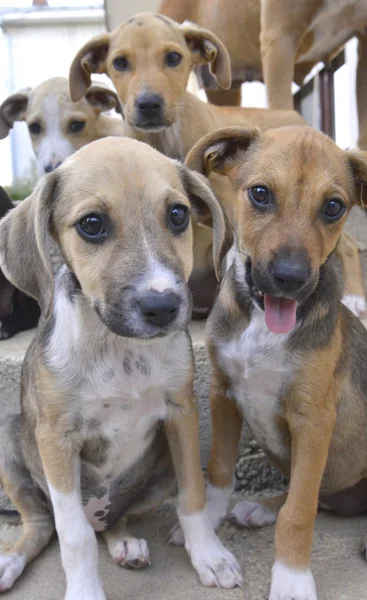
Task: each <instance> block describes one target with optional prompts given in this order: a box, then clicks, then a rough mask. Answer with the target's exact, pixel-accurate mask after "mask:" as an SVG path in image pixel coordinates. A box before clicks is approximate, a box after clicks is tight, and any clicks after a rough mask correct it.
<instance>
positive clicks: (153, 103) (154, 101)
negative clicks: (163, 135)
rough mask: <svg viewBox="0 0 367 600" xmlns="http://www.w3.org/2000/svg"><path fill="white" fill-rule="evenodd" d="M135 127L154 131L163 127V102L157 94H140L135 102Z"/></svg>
mask: <svg viewBox="0 0 367 600" xmlns="http://www.w3.org/2000/svg"><path fill="white" fill-rule="evenodd" d="M135 111H136V123H135V125H136V127H139V128H141V129H147V130H149V129H156V128H159V127H164V126H165V122H164V100H163V98H162V96H160V95H159V94H147V93H145V94H140V96H138V97H137V98H136V100H135Z"/></svg>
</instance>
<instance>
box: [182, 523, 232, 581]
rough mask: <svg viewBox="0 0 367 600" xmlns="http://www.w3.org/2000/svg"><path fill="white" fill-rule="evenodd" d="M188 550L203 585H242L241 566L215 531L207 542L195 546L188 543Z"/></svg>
mask: <svg viewBox="0 0 367 600" xmlns="http://www.w3.org/2000/svg"><path fill="white" fill-rule="evenodd" d="M186 550H187V552H188V554H189V556H190V558H191V562H192V565H193V567H194V568H195V569H196V571H197V573H198V575H199V578H200V581H201V583H202V584H203V585H206V586H208V587H219V588H234V587H241V586H242V584H243V577H242V572H241V567H240V566H239V564H238V562H237V560H236V559H235V557H234V556H233V554H232V553H231V552H229V550H227V548H225V547H224V546H223V544H222V543H221V542H220V540H219V539H218V538H217V536H216V534H215V533H214V532H213V534H212V535H211V536H208V538H207V539H206V542H205V544H204V543H201V544H200V543H199V544H198V545H195V547H189V546H188V544H186Z"/></svg>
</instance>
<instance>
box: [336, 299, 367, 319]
mask: <svg viewBox="0 0 367 600" xmlns="http://www.w3.org/2000/svg"><path fill="white" fill-rule="evenodd" d="M342 303H343V304H344V305H345V306H346V307H347V308H349V310H351V311H352V313H354V314H355V315H356V316H357V317H360V316H361V314H362V313H364V312H365V310H366V300H365V299H364V298H363V296H355V295H354V294H345V295H344V296H343V298H342Z"/></svg>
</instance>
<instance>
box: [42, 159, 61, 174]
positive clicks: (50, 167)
mask: <svg viewBox="0 0 367 600" xmlns="http://www.w3.org/2000/svg"><path fill="white" fill-rule="evenodd" d="M60 165H61V161H59V162H58V163H56V164H54V165H53V164H52V163H48V165H46V166H45V173H52V171H54V170H55V169H57V167H59V166H60Z"/></svg>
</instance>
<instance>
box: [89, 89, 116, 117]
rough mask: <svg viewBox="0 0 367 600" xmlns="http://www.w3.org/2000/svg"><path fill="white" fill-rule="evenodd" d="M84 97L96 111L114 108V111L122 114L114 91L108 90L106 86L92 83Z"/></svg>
mask: <svg viewBox="0 0 367 600" xmlns="http://www.w3.org/2000/svg"><path fill="white" fill-rule="evenodd" d="M85 99H86V100H87V102H89V104H90V105H91V106H93V108H94V109H95V110H96V111H97V112H106V111H108V110H112V109H113V108H114V109H115V111H116V112H118V113H120V114H122V109H121V105H120V101H119V99H118V96H117V94H116V92H114V91H113V90H110V89H109V88H108V87H107V86H104V85H102V84H101V85H98V84H97V83H92V85H91V86H90V88H89V89H88V90H87V92H86V94H85Z"/></svg>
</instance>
